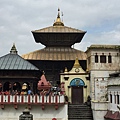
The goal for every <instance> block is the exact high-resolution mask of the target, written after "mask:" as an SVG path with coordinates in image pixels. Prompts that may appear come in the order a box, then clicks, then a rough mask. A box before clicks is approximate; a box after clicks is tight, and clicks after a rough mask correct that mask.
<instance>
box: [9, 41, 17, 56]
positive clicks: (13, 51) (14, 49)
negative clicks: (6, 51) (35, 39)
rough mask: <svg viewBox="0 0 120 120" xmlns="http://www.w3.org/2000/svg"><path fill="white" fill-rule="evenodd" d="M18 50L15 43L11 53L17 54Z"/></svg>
mask: <svg viewBox="0 0 120 120" xmlns="http://www.w3.org/2000/svg"><path fill="white" fill-rule="evenodd" d="M17 52H18V51H17V49H16V47H15V43H13V46H12V48H11V50H10V53H11V54H17Z"/></svg>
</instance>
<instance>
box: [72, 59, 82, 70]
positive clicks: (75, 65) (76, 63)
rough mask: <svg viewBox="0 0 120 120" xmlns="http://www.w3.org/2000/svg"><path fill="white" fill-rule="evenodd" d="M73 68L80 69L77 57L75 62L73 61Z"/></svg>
mask: <svg viewBox="0 0 120 120" xmlns="http://www.w3.org/2000/svg"><path fill="white" fill-rule="evenodd" d="M73 67H74V68H79V67H81V66H80V63H79V61H78V58H77V57H76V60H75V63H74V66H73Z"/></svg>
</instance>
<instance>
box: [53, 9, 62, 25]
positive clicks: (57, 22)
mask: <svg viewBox="0 0 120 120" xmlns="http://www.w3.org/2000/svg"><path fill="white" fill-rule="evenodd" d="M53 26H64V23H63V22H62V21H61V19H60V9H59V8H58V15H57V19H56V21H55V22H54V24H53Z"/></svg>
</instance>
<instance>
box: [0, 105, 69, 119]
mask: <svg viewBox="0 0 120 120" xmlns="http://www.w3.org/2000/svg"><path fill="white" fill-rule="evenodd" d="M26 106H27V105H18V109H15V108H14V106H13V105H5V108H4V109H0V120H19V116H20V115H21V114H22V111H23V110H24V109H25V107H26ZM67 109H68V108H67V104H65V105H61V106H59V108H58V110H55V107H54V106H51V105H48V106H45V110H42V108H41V105H34V106H32V109H31V110H30V114H32V115H33V120H52V118H56V119H57V120H67V118H68V116H67V112H68V111H67Z"/></svg>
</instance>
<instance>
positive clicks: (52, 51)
mask: <svg viewBox="0 0 120 120" xmlns="http://www.w3.org/2000/svg"><path fill="white" fill-rule="evenodd" d="M85 33H86V31H82V30H78V29H75V28H71V27H67V26H65V25H64V23H63V21H61V18H60V9H58V15H57V18H56V21H55V22H54V23H53V26H49V27H46V28H42V29H39V30H34V31H32V34H33V36H34V39H35V42H37V43H41V44H43V45H45V47H44V48H43V49H40V50H37V51H33V52H30V53H28V54H24V55H22V57H23V58H24V59H26V60H28V61H29V62H31V63H32V64H34V65H35V66H37V67H38V68H39V69H40V70H41V71H44V72H45V75H46V78H47V80H48V81H51V82H53V83H54V84H59V82H60V77H59V74H60V72H63V71H64V69H65V67H67V68H68V70H71V68H72V66H73V64H74V60H75V59H76V57H77V58H78V60H79V62H80V64H81V66H82V68H83V69H84V70H86V58H87V57H86V53H84V52H83V51H80V50H77V49H74V48H73V47H72V46H73V45H74V44H75V43H79V42H81V40H82V38H83V36H84V35H85Z"/></svg>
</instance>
